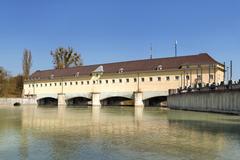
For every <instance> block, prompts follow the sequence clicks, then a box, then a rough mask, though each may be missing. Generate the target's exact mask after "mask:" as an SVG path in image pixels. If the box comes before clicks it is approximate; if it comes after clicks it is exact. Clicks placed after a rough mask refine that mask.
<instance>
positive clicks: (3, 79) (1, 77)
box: [0, 68, 23, 97]
mask: <svg viewBox="0 0 240 160" xmlns="http://www.w3.org/2000/svg"><path fill="white" fill-rule="evenodd" d="M22 90H23V76H22V75H17V76H11V75H9V74H8V73H7V71H6V70H5V69H4V68H0V97H21V96H22Z"/></svg>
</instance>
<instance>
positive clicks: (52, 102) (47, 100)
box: [37, 97, 58, 106]
mask: <svg viewBox="0 0 240 160" xmlns="http://www.w3.org/2000/svg"><path fill="white" fill-rule="evenodd" d="M37 104H38V105H40V106H42V105H49V106H57V105H58V99H57V98H54V97H42V98H39V99H37Z"/></svg>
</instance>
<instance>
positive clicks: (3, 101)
mask: <svg viewBox="0 0 240 160" xmlns="http://www.w3.org/2000/svg"><path fill="white" fill-rule="evenodd" d="M15 103H20V104H21V105H35V104H37V101H36V100H35V99H33V98H0V105H14V104H15Z"/></svg>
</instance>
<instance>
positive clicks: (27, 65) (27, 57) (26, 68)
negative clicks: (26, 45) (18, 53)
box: [22, 49, 32, 79]
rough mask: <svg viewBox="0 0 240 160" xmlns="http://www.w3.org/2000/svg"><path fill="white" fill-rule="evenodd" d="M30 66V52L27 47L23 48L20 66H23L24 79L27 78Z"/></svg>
mask: <svg viewBox="0 0 240 160" xmlns="http://www.w3.org/2000/svg"><path fill="white" fill-rule="evenodd" d="M31 67H32V53H31V51H30V50H28V49H24V52H23V62H22V68H23V77H24V79H28V78H29V75H30V72H31Z"/></svg>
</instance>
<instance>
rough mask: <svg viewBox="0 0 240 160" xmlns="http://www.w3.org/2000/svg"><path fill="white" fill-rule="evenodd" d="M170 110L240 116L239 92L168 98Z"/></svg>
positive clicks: (205, 92)
mask: <svg viewBox="0 0 240 160" xmlns="http://www.w3.org/2000/svg"><path fill="white" fill-rule="evenodd" d="M167 101H168V106H169V108H170V109H179V110H191V111H201V112H215V113H227V114H238V115H239V114H240V90H219V91H204V92H187V93H182V94H174V95H170V96H169V97H168V100H167Z"/></svg>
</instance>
